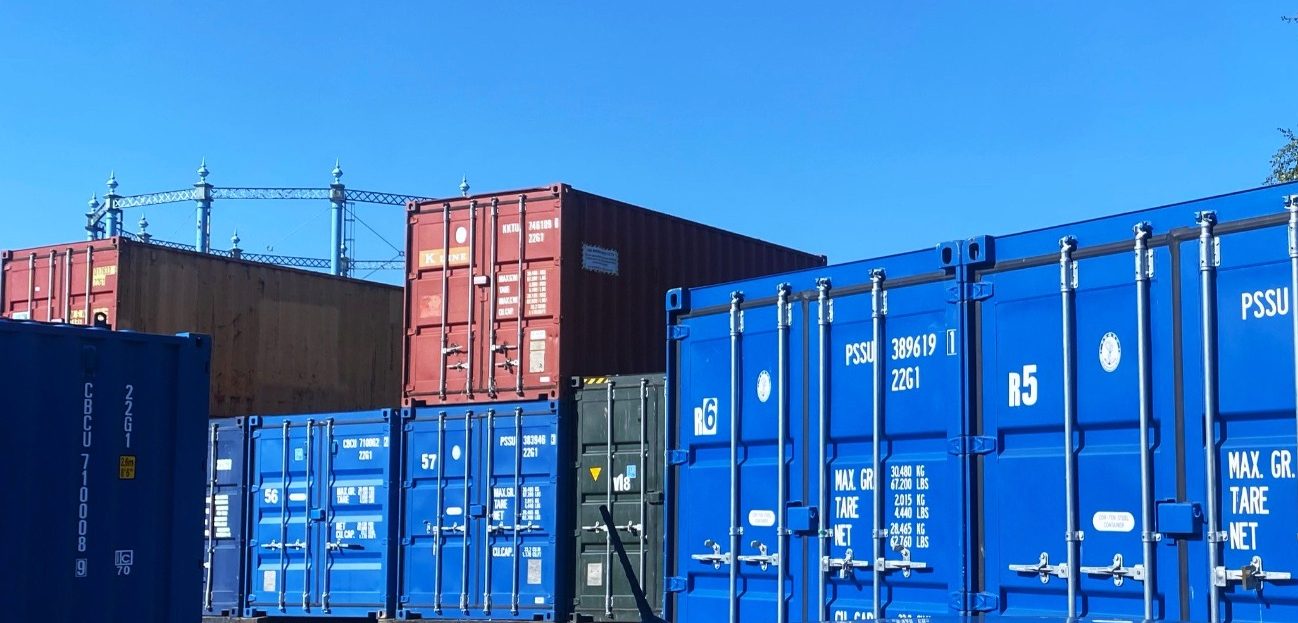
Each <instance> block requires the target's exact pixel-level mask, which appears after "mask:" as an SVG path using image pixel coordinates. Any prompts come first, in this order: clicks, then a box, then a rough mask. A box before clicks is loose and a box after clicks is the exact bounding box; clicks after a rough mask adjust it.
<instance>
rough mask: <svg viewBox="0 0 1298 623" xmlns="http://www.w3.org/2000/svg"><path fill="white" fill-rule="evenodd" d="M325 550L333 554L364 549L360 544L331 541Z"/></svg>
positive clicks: (327, 543)
mask: <svg viewBox="0 0 1298 623" xmlns="http://www.w3.org/2000/svg"><path fill="white" fill-rule="evenodd" d="M325 549H327V550H329V551H331V552H341V551H342V550H345V549H363V548H362V547H361V545H360V544H359V543H344V542H342V541H329V542H326V543H325Z"/></svg>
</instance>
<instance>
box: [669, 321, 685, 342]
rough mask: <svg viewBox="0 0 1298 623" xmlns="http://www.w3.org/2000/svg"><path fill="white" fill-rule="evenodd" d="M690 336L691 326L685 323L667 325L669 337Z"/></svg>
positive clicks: (680, 337)
mask: <svg viewBox="0 0 1298 623" xmlns="http://www.w3.org/2000/svg"><path fill="white" fill-rule="evenodd" d="M689 336H690V328H689V327H688V326H686V325H683V324H674V325H669V326H668V327H667V339H669V340H677V341H679V340H683V339H685V338H687V337H689Z"/></svg>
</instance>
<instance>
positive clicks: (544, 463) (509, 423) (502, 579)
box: [473, 402, 571, 620]
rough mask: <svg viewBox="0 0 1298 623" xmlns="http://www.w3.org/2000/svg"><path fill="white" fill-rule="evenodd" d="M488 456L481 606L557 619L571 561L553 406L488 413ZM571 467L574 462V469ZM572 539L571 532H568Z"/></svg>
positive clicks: (500, 615) (496, 614)
mask: <svg viewBox="0 0 1298 623" xmlns="http://www.w3.org/2000/svg"><path fill="white" fill-rule="evenodd" d="M484 420H485V421H484V423H483V426H484V435H483V437H484V439H485V440H486V444H485V445H486V446H487V447H486V449H485V452H484V454H488V455H490V456H489V458H488V462H487V463H486V464H488V465H490V466H491V467H490V471H489V474H487V478H488V479H489V482H484V483H483V488H484V492H483V496H482V499H483V501H484V502H485V507H486V508H488V509H490V514H488V515H487V517H486V520H485V521H484V522H483V528H484V531H486V532H488V533H489V536H487V538H485V539H484V540H483V541H482V544H481V546H480V547H481V549H480V551H479V552H478V559H477V560H478V562H475V563H474V565H473V569H474V571H475V572H476V573H477V574H478V575H479V577H480V578H481V581H482V587H483V593H482V595H481V599H477V600H476V606H477V607H478V608H479V609H480V611H481V612H482V613H483V614H486V615H489V616H490V617H492V618H496V619H506V618H516V619H525V620H533V619H542V618H544V619H551V618H553V617H554V611H555V608H556V606H557V605H559V604H560V602H561V600H563V599H566V593H563V592H562V591H561V589H560V580H559V577H560V576H558V575H557V574H558V573H559V571H560V569H564V570H565V572H564V573H563V575H562V580H563V581H566V580H567V579H568V577H569V574H568V573H567V572H566V569H568V567H560V563H559V561H560V560H564V559H567V556H568V552H567V549H568V548H567V547H565V548H563V549H560V548H559V543H560V534H561V533H566V531H562V532H561V525H562V524H561V523H560V521H561V516H560V515H561V513H563V512H565V511H566V507H558V506H557V503H558V501H559V500H562V499H566V497H564V496H560V494H559V490H560V484H559V483H560V482H561V481H566V480H567V479H566V478H563V479H561V478H559V477H558V476H557V475H558V473H559V472H558V470H559V469H560V462H559V457H560V449H559V445H558V444H559V435H558V430H559V429H558V425H559V419H558V416H557V415H556V414H555V413H554V412H553V410H552V407H551V403H548V402H541V403H531V404H530V405H527V406H525V407H520V406H517V405H513V406H510V405H502V408H501V409H493V410H488V411H486V412H485V418H484ZM568 465H571V463H568ZM569 534H570V533H569Z"/></svg>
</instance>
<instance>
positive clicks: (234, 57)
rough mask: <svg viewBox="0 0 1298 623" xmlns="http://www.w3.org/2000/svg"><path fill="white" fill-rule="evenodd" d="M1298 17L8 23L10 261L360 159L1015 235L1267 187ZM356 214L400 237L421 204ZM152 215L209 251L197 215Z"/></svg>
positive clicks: (312, 9)
mask: <svg viewBox="0 0 1298 623" xmlns="http://www.w3.org/2000/svg"><path fill="white" fill-rule="evenodd" d="M487 4H491V5H492V6H490V7H487V6H484V5H487ZM1295 13H1298V2H1293V1H1287V2H1247V3H1236V2H1229V3H1228V2H1117V1H1102V2H1075V3H1063V2H1042V1H1039V0H1032V1H1021V2H1008V1H1006V2H980V3H965V2H961V3H956V2H935V1H934V2H927V1H925V2H894V3H884V2H851V3H847V2H843V3H784V2H781V3H764V2H707V3H700V2H689V3H686V2H653V3H639V4H635V5H633V4H632V3H590V2H562V3H553V2H538V3H477V2H473V3H470V2H463V3H445V2H419V3H377V4H376V5H374V6H371V3H362V2H314V3H305V2H255V3H251V2H248V3H245V2H225V3H222V2H207V3H200V4H197V5H196V4H193V3H178V2H177V3H164V2H150V3H130V2H112V3H107V2H39V3H28V2H19V1H17V0H0V247H3V248H14V247H24V246H34V245H39V244H48V243H56V242H63V241H69V240H77V239H80V238H82V237H83V236H84V230H83V229H82V228H83V224H84V218H83V216H82V213H83V212H84V209H85V203H86V200H87V199H88V198H89V197H90V195H91V193H98V194H99V195H100V197H102V195H103V192H104V185H103V183H104V180H105V179H106V178H107V175H108V173H109V171H110V170H116V173H117V178H118V180H119V182H120V183H121V187H120V188H119V192H120V193H122V194H126V195H130V194H137V193H144V192H153V191H161V190H171V189H179V188H185V187H188V186H189V185H191V184H192V183H193V182H194V181H195V180H196V175H195V173H194V170H195V168H196V167H197V165H198V163H199V160H200V159H201V158H203V157H206V158H207V161H208V166H209V168H210V169H211V171H212V173H211V177H210V181H211V182H212V183H214V184H216V185H218V186H219V185H227V186H325V185H326V184H327V183H328V182H329V170H330V169H331V168H332V166H333V163H334V159H335V158H341V159H342V166H343V169H344V171H345V172H346V174H345V176H344V178H343V181H344V182H345V183H347V184H348V186H349V187H353V188H360V189H367V190H383V191H390V192H399V193H408V194H417V195H431V196H447V195H454V194H457V193H458V190H457V189H456V186H457V184H458V183H459V181H460V176H461V174H467V175H468V177H469V182H470V184H472V187H473V190H474V191H475V192H478V191H489V190H496V189H508V188H517V187H524V186H536V185H543V184H548V183H550V182H554V181H564V182H568V183H571V184H572V185H574V186H576V187H578V188H582V189H585V190H590V191H594V192H598V193H601V194H606V195H609V196H612V197H616V198H618V199H622V200H625V201H630V202H632V203H637V204H640V205H643V206H646V207H651V208H654V209H658V210H661V211H665V212H670V213H672V214H677V215H680V216H684V217H687V218H691V219H696V220H700V221H703V222H706V223H709V224H712V225H717V226H720V227H725V228H729V229H733V230H736V231H739V232H742V233H745V234H749V235H753V236H757V237H760V238H765V239H769V240H773V241H778V242H781V243H785V244H788V245H791V246H795V247H800V248H803V249H807V250H811V251H815V252H819V253H825V254H828V255H829V256H830V260H831V261H835V262H837V261H847V260H852V259H860V258H865V257H869V256H875V255H882V254H887V253H892V252H898V251H905V250H911V249H915V248H921V247H927V246H930V245H933V244H935V243H937V242H939V241H942V240H947V239H953V238H958V237H965V236H969V235H973V234H979V233H990V234H998V233H1009V232H1013V231H1017V230H1022V229H1028V228H1034V227H1039V226H1044V225H1049V224H1054V223H1058V222H1062V221H1071V220H1078V219H1083V218H1089V217H1094V216H1100V215H1103V214H1106V213H1111V212H1116V211H1125V210H1131V209H1137V208H1142V207H1151V206H1154V205H1159V204H1164V203H1170V202H1175V201H1180V200H1186V199H1192V198H1196V197H1200V196H1205V195H1213V194H1219V193H1223V192H1229V191H1233V190H1240V189H1244V188H1249V187H1254V186H1258V185H1260V184H1261V182H1262V180H1263V179H1264V178H1265V177H1266V176H1267V174H1268V170H1269V167H1268V159H1269V157H1270V155H1271V153H1272V152H1273V151H1274V150H1275V149H1276V148H1277V147H1278V146H1279V145H1280V143H1281V137H1280V136H1279V135H1278V134H1277V133H1276V130H1275V129H1276V128H1277V127H1278V126H1288V127H1293V126H1295V125H1298V79H1296V78H1298V63H1295V62H1294V59H1295V58H1298V24H1286V23H1284V22H1282V21H1281V19H1280V17H1281V16H1282V15H1293V14H1295ZM327 213H328V206H327V205H326V204H323V203H320V204H317V203H309V202H308V203H302V202H294V203H265V202H234V201H226V202H218V203H217V204H216V206H215V209H214V215H213V235H214V241H215V244H216V245H217V246H220V247H225V246H228V239H229V236H230V234H231V233H232V232H233V230H234V229H236V228H237V229H238V232H239V234H240V236H241V237H242V239H243V245H242V246H243V248H245V249H246V250H249V251H265V250H266V249H267V247H270V248H273V250H274V252H276V253H282V254H291V255H311V256H317V257H324V256H325V255H326V254H327V250H328V220H327ZM358 213H359V215H360V217H361V218H362V219H363V220H364V221H365V222H366V223H368V224H370V225H371V226H373V227H374V229H375V230H376V231H378V232H379V234H381V235H382V237H383V238H386V239H387V240H388V241H391V242H393V243H396V244H397V245H400V244H401V243H402V240H403V235H404V234H403V225H404V219H403V217H402V211H401V209H400V208H396V207H381V206H365V205H361V206H358ZM147 215H148V218H149V221H150V222H151V223H152V226H151V227H150V230H151V232H152V233H153V234H154V235H155V236H156V237H159V238H165V239H171V240H178V241H183V242H192V240H193V237H194V235H193V219H194V216H193V208H192V205H190V204H180V205H174V206H160V207H154V208H150V209H149V211H148V212H147ZM139 216H140V213H139V211H128V212H127V214H126V223H127V225H128V228H129V229H134V228H135V222H136V221H137V220H138V218H139ZM1189 219H1190V216H1189V215H1188V214H1187V222H1189ZM357 247H358V248H357V250H356V256H357V257H360V258H368V259H387V258H388V257H390V256H391V255H392V250H391V249H390V248H389V247H388V245H387V244H386V243H385V242H384V241H383V240H381V239H380V238H379V237H378V236H375V235H374V234H371V233H369V232H366V231H361V232H360V234H359V235H358V243H357ZM381 277H382V278H383V279H384V280H389V281H391V280H398V279H400V275H399V274H398V273H389V274H387V275H382V276H381Z"/></svg>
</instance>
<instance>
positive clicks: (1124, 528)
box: [1091, 511, 1136, 532]
mask: <svg viewBox="0 0 1298 623" xmlns="http://www.w3.org/2000/svg"><path fill="white" fill-rule="evenodd" d="M1091 525H1092V526H1094V527H1095V529H1096V530H1098V531H1100V532H1131V531H1132V530H1135V529H1136V517H1135V515H1132V514H1131V513H1128V512H1126V511H1100V512H1098V513H1095V514H1094V515H1092V516H1091Z"/></svg>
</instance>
